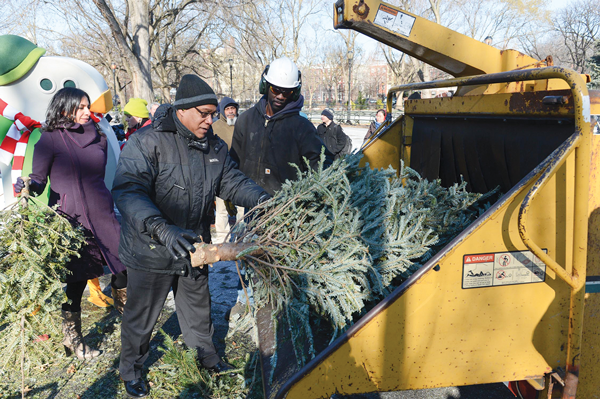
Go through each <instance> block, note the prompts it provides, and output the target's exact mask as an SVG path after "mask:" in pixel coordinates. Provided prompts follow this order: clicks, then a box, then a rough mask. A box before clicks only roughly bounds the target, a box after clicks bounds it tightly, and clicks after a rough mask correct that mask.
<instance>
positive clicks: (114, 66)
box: [110, 62, 117, 106]
mask: <svg viewBox="0 0 600 399" xmlns="http://www.w3.org/2000/svg"><path fill="white" fill-rule="evenodd" d="M110 69H112V71H113V90H114V94H113V104H114V105H115V106H116V105H117V78H116V70H117V64H115V63H114V62H113V63H112V64H110Z"/></svg>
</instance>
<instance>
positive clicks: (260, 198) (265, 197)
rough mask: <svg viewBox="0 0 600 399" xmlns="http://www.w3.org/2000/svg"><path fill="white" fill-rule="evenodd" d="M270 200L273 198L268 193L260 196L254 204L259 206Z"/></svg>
mask: <svg viewBox="0 0 600 399" xmlns="http://www.w3.org/2000/svg"><path fill="white" fill-rule="evenodd" d="M271 198H273V196H272V195H271V194H269V193H264V194H263V195H261V196H260V197H258V201H257V202H256V205H260V204H262V203H263V202H265V201H268V200H270V199H271Z"/></svg>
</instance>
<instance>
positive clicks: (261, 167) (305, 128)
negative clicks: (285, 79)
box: [230, 96, 333, 195]
mask: <svg viewBox="0 0 600 399" xmlns="http://www.w3.org/2000/svg"><path fill="white" fill-rule="evenodd" d="M266 103H267V101H266V96H263V97H262V98H261V99H260V100H259V101H258V103H256V105H254V106H253V107H252V108H250V109H248V110H247V111H246V112H244V113H242V114H241V115H240V116H239V117H238V120H237V122H236V124H235V128H234V130H233V140H232V143H231V149H230V154H231V158H233V160H234V161H236V162H237V163H238V164H239V167H240V170H241V171H242V172H244V174H245V175H246V176H248V177H250V178H251V179H252V180H254V181H255V182H256V183H257V184H258V185H260V186H261V187H262V188H264V189H265V190H266V191H267V192H268V193H269V194H271V195H273V194H274V193H275V191H277V190H279V189H280V188H281V185H282V184H283V183H284V182H285V181H286V180H295V179H297V177H298V173H297V171H296V169H295V168H294V167H293V166H291V165H290V163H292V164H296V165H298V167H299V168H300V170H301V171H303V172H304V171H306V170H308V167H307V166H306V163H305V162H304V159H303V157H306V158H307V159H308V161H309V165H310V167H311V168H312V169H315V168H316V167H317V165H318V163H319V160H320V157H321V149H322V148H323V142H322V141H321V140H320V139H319V137H318V136H317V132H316V129H315V127H314V125H313V124H312V123H311V122H310V121H309V120H308V119H306V118H304V117H303V116H300V110H301V109H302V105H303V104H304V98H303V97H302V96H300V99H299V100H297V101H296V102H293V103H289V104H287V105H286V106H285V108H284V109H282V110H281V111H279V112H278V113H276V114H275V115H273V116H272V117H269V116H267V114H266ZM325 156H326V159H325V165H324V166H325V167H327V166H329V165H331V163H332V162H333V155H332V154H331V153H330V152H329V151H328V150H326V151H325Z"/></svg>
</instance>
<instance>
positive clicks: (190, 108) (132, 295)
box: [112, 75, 270, 397]
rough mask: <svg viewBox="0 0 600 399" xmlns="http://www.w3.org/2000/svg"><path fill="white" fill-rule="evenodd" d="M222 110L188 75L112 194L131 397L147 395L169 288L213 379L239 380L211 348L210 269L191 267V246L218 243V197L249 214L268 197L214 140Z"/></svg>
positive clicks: (130, 150)
mask: <svg viewBox="0 0 600 399" xmlns="http://www.w3.org/2000/svg"><path fill="white" fill-rule="evenodd" d="M216 108H217V96H216V95H215V93H214V91H213V90H212V88H211V87H210V86H209V85H208V84H207V83H206V82H205V81H204V80H202V79H201V78H200V77H198V76H196V75H184V76H183V77H182V79H181V82H180V83H179V87H178V89H177V94H176V96H175V102H174V103H173V105H172V106H171V105H170V104H163V105H161V106H160V107H159V108H158V110H157V111H156V113H155V120H154V122H152V125H151V126H149V127H148V128H146V131H145V132H144V134H134V135H132V136H131V137H130V139H129V142H128V143H127V145H126V146H125V147H124V148H123V152H122V153H121V156H120V157H119V163H118V164H117V172H116V175H115V180H114V184H113V189H112V193H113V196H114V199H115V202H116V204H117V207H118V209H119V211H120V212H121V215H122V217H123V219H122V230H121V242H120V246H119V256H120V257H121V260H122V261H123V263H125V264H126V265H127V271H128V284H127V289H128V291H129V298H128V301H127V304H126V305H125V312H124V314H123V321H122V326H121V359H120V362H119V373H120V375H121V379H122V380H123V382H124V384H125V390H126V392H127V394H128V395H129V396H131V397H144V396H147V395H148V387H147V385H146V382H145V381H144V380H143V378H142V367H143V365H144V362H145V361H146V359H147V358H148V355H149V350H150V337H151V336H152V330H153V328H154V325H155V324H156V322H157V320H158V317H159V315H160V312H161V311H162V308H163V305H164V303H165V300H166V298H167V295H168V294H169V291H171V289H172V290H173V294H174V297H175V305H176V310H177V319H178V320H179V326H180V327H181V332H182V335H183V339H184V340H185V343H186V345H187V346H188V347H189V348H193V349H195V350H196V353H197V356H198V360H199V363H200V364H201V365H202V366H203V367H205V368H207V369H208V370H209V372H211V373H228V374H230V375H231V374H232V371H231V370H232V367H231V366H230V365H228V364H227V363H225V362H224V361H223V360H221V357H220V356H219V354H218V353H217V350H216V349H215V346H214V344H213V341H212V336H213V331H214V329H213V325H212V320H211V298H210V291H209V286H208V277H209V272H208V269H209V267H208V266H206V265H205V266H204V267H202V268H199V267H192V265H191V261H190V252H195V247H194V246H193V243H195V242H206V243H209V242H210V240H211V237H210V225H209V224H208V223H207V221H208V217H209V211H210V209H211V204H212V203H213V201H214V200H215V196H217V195H218V196H219V197H221V198H227V199H230V200H231V201H232V202H234V203H235V204H236V205H240V206H244V207H248V208H253V207H254V206H256V205H258V204H259V203H261V202H262V201H265V200H267V199H268V198H270V196H269V195H268V194H267V193H266V192H265V191H264V190H263V189H262V188H261V187H259V186H258V185H256V184H255V183H254V182H253V181H252V180H250V179H249V178H248V177H246V176H244V174H243V173H242V172H240V171H239V170H238V169H236V168H235V164H234V162H233V161H232V160H231V158H230V156H229V154H228V152H227V145H226V144H225V142H224V141H223V140H221V139H220V138H218V137H217V136H215V135H214V134H213V131H212V128H211V125H212V117H213V114H214V113H215V110H216ZM234 375H235V374H234Z"/></svg>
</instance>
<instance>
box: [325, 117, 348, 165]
mask: <svg viewBox="0 0 600 399" xmlns="http://www.w3.org/2000/svg"><path fill="white" fill-rule="evenodd" d="M321 121H322V122H323V123H321V124H320V125H319V126H317V134H318V135H319V138H320V139H321V140H323V143H325V147H327V149H328V150H329V151H331V153H332V154H333V155H334V157H335V159H338V158H339V157H341V156H342V155H345V154H348V153H349V151H347V149H348V148H350V149H351V148H352V141H351V139H350V137H348V136H347V135H346V134H345V133H344V131H343V129H342V127H341V126H340V125H338V124H337V123H335V122H334V121H333V111H332V110H330V109H328V108H325V109H324V110H323V112H321ZM348 141H350V143H349V144H350V145H349V146H348Z"/></svg>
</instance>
